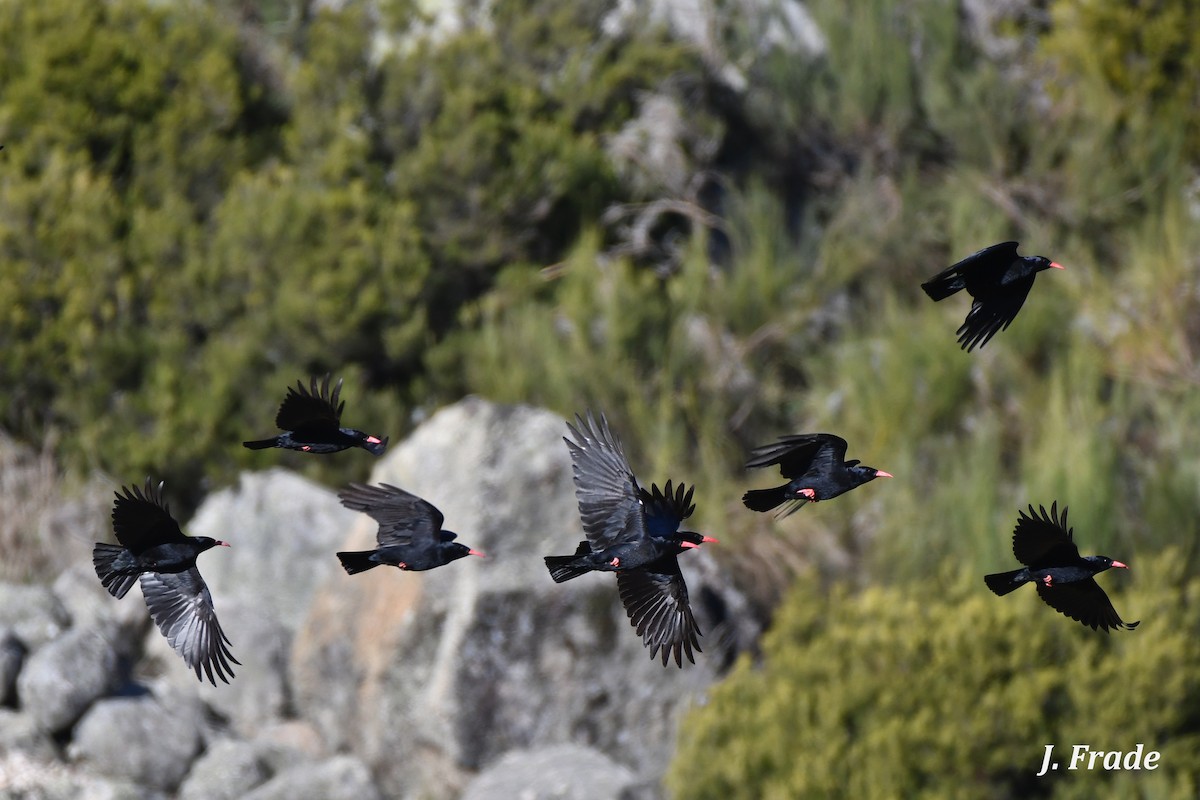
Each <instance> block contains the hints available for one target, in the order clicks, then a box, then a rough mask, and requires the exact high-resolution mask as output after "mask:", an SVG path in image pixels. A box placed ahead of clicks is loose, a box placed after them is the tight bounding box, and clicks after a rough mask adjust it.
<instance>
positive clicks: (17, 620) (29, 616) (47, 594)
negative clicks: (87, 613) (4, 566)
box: [0, 581, 71, 650]
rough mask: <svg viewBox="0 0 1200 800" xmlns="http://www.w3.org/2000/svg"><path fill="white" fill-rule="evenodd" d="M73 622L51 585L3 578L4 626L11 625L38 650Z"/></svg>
mask: <svg viewBox="0 0 1200 800" xmlns="http://www.w3.org/2000/svg"><path fill="white" fill-rule="evenodd" d="M70 624H71V618H70V617H69V616H68V615H67V611H66V609H64V608H63V606H62V603H60V602H59V601H58V598H57V597H55V596H54V592H52V591H50V588H49V587H47V586H37V585H25V584H20V583H6V582H3V581H0V628H9V629H10V630H11V631H12V632H13V634H14V635H15V636H16V637H17V638H18V639H20V640H21V642H22V643H24V644H25V646H26V647H28V648H29V649H30V650H36V649H37V648H39V647H41V646H42V645H44V644H46V642H49V641H50V640H51V639H54V638H55V637H57V636H58V635H59V634H61V633H62V632H63V631H64V630H66V629H67V627H68V626H69V625H70Z"/></svg>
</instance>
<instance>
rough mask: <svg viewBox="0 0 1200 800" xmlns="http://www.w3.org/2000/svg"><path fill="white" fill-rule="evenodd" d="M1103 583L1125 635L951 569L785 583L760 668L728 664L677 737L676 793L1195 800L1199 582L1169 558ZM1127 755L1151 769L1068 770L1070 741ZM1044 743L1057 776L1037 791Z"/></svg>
mask: <svg viewBox="0 0 1200 800" xmlns="http://www.w3.org/2000/svg"><path fill="white" fill-rule="evenodd" d="M1138 576H1141V578H1140V580H1139V579H1138ZM1100 582H1101V583H1102V584H1104V586H1105V588H1106V590H1107V591H1108V592H1109V593H1110V595H1111V597H1112V599H1113V603H1114V605H1115V606H1116V607H1117V608H1118V610H1119V611H1120V612H1121V613H1122V614H1123V615H1124V616H1125V617H1126V618H1127V619H1137V618H1139V617H1140V618H1141V619H1142V620H1143V622H1142V624H1141V626H1140V627H1139V628H1138V629H1137V630H1136V631H1131V632H1121V633H1113V634H1111V635H1108V636H1106V635H1104V634H1102V633H1101V634H1097V633H1096V632H1094V631H1092V630H1090V629H1087V628H1084V627H1083V626H1081V625H1079V624H1077V623H1075V622H1074V621H1072V620H1069V619H1067V618H1066V617H1063V616H1061V615H1059V614H1058V613H1057V612H1055V611H1053V610H1052V609H1050V608H1048V607H1046V606H1045V605H1044V604H1043V603H1042V602H1041V600H1040V599H1039V598H1037V597H1035V592H1034V591H1033V590H1029V591H1028V592H1025V591H1018V592H1016V593H1014V594H1013V595H1010V596H1008V597H1004V598H1000V597H995V596H993V595H991V594H990V593H989V592H987V591H986V590H985V589H984V588H983V584H982V581H981V580H980V579H979V577H978V576H969V575H965V574H964V573H963V572H962V571H960V570H954V569H942V570H931V571H930V572H929V574H928V576H927V577H926V579H925V581H923V582H921V583H913V584H909V585H907V586H903V587H892V588H878V587H877V588H871V589H868V590H865V591H863V592H860V593H857V594H850V593H849V592H847V591H845V590H839V591H834V592H832V593H825V592H822V591H821V590H820V589H818V588H817V586H816V584H815V583H814V582H813V581H811V580H801V581H799V582H798V583H797V585H796V587H795V589H794V590H793V591H792V593H791V594H790V595H789V597H788V599H787V601H786V602H785V603H784V604H783V606H782V607H781V608H780V609H779V613H778V615H777V617H776V619H775V623H774V627H773V628H772V629H771V631H770V632H769V633H768V634H767V635H766V636H765V638H764V641H763V653H762V659H761V664H758V665H756V664H754V663H753V661H752V660H751V659H750V658H749V657H747V656H743V658H742V660H741V661H740V662H739V663H738V665H737V666H736V667H735V668H734V670H733V672H732V673H731V674H730V676H729V677H728V678H727V679H726V680H725V681H724V682H723V683H722V684H721V685H720V686H719V687H717V688H716V689H715V690H714V691H713V692H712V693H711V694H710V696H709V698H708V702H707V703H706V704H705V705H704V706H702V707H698V708H696V709H693V710H692V711H691V712H690V715H689V717H688V718H687V719H686V720H685V721H684V723H683V724H682V726H681V734H680V736H681V739H680V744H679V753H678V756H677V757H676V759H675V760H674V762H673V764H672V768H671V772H670V774H669V776H668V785H669V786H670V788H671V790H672V793H673V796H674V797H675V798H677V800H703V799H704V798H714V799H716V798H720V799H721V800H725V799H726V798H730V799H733V798H755V800H758V798H764V799H767V800H770V799H772V798H781V799H782V798H793V797H822V798H836V797H853V798H893V797H922V798H996V800H999V799H1000V798H1023V797H1054V798H1087V797H1147V798H1149V797H1154V798H1185V797H1195V796H1196V792H1197V789H1198V788H1200V783H1198V782H1200V772H1198V770H1197V765H1200V719H1198V718H1197V716H1196V714H1195V709H1196V708H1197V707H1198V705H1200V677H1198V676H1197V674H1196V672H1195V670H1194V669H1192V666H1191V665H1193V664H1194V663H1195V661H1196V659H1197V658H1198V657H1200V642H1198V641H1197V639H1196V637H1195V636H1194V635H1193V634H1194V631H1195V630H1196V628H1197V626H1200V604H1198V601H1200V580H1198V579H1197V578H1195V577H1194V576H1193V575H1190V574H1189V573H1188V572H1187V571H1186V570H1185V569H1184V568H1183V567H1182V562H1181V561H1180V559H1179V558H1178V553H1174V552H1168V553H1164V554H1163V555H1161V556H1159V557H1156V558H1149V559H1145V560H1143V561H1141V562H1140V563H1138V564H1135V565H1134V569H1133V570H1132V571H1131V572H1130V573H1124V572H1121V574H1113V573H1108V574H1106V575H1104V576H1102V577H1101V578H1100ZM1138 743H1141V744H1143V745H1145V747H1144V750H1143V753H1145V752H1149V751H1151V750H1158V751H1160V752H1161V758H1160V760H1159V762H1158V763H1159V766H1158V768H1157V769H1156V770H1154V771H1149V772H1148V771H1146V770H1141V771H1113V772H1107V771H1105V770H1102V769H1099V768H1097V769H1096V770H1094V771H1086V770H1084V769H1082V768H1080V769H1077V770H1075V771H1069V770H1068V769H1067V767H1068V766H1069V764H1070V755H1071V746H1072V745H1073V744H1087V745H1090V746H1091V747H1092V748H1093V749H1096V750H1105V751H1109V750H1122V751H1129V750H1133V749H1134V747H1135V745H1137V744H1138ZM1047 744H1054V745H1055V746H1056V747H1055V752H1054V758H1055V759H1056V760H1058V761H1060V762H1062V766H1061V767H1060V768H1059V770H1058V771H1056V772H1051V773H1049V774H1048V775H1047V776H1045V777H1043V778H1037V777H1035V775H1036V773H1037V772H1038V771H1039V770H1040V769H1041V766H1042V762H1043V760H1044V758H1045V746H1046V745H1047ZM1098 765H1099V762H1097V767H1098Z"/></svg>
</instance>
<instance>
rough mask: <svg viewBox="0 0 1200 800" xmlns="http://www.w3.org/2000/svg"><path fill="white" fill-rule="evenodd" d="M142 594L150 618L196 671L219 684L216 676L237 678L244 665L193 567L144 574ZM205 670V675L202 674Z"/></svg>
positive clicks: (206, 589) (198, 574)
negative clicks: (235, 671) (239, 667)
mask: <svg viewBox="0 0 1200 800" xmlns="http://www.w3.org/2000/svg"><path fill="white" fill-rule="evenodd" d="M141 583H142V594H143V595H144V596H145V598H146V605H147V606H149V608H150V616H151V617H152V618H153V619H154V624H156V625H157V626H158V629H159V631H161V632H162V635H163V636H165V637H166V638H167V642H168V643H169V644H170V645H171V647H172V648H174V650H175V652H176V653H178V654H179V655H180V656H181V657H182V658H183V662H184V663H185V664H187V665H188V666H189V667H191V668H192V669H194V670H195V671H196V677H197V678H200V679H201V680H203V679H204V676H207V677H208V680H209V681H210V682H211V683H212V684H213V686H216V685H217V682H216V680H215V679H214V678H213V675H214V673H215V674H216V676H217V677H218V678H220V679H221V680H222V681H224V682H225V683H229V679H230V678H232V677H233V668H232V667H231V666H230V662H231V661H232V662H233V663H234V664H241V662H240V661H238V660H237V659H236V658H234V657H233V654H232V653H231V652H229V647H228V645H229V639H227V638H226V636H225V632H224V631H222V630H221V624H220V623H219V622H217V615H216V612H215V611H214V610H213V602H212V595H210V594H209V593H208V586H206V585H205V583H204V579H203V578H201V577H200V572H199V571H198V570H197V569H196V568H195V567H192V568H191V569H189V570H187V571H186V572H144V573H142V577H141ZM201 670H204V675H203V676H202V675H201V674H200V671H201Z"/></svg>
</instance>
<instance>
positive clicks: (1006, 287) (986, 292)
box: [921, 242, 1065, 353]
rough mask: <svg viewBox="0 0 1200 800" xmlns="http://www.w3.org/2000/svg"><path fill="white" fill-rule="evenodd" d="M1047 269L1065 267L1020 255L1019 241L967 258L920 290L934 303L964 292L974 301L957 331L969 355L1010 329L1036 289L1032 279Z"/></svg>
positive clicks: (924, 284)
mask: <svg viewBox="0 0 1200 800" xmlns="http://www.w3.org/2000/svg"><path fill="white" fill-rule="evenodd" d="M1046 269H1065V267H1063V265H1062V264H1057V263H1055V262H1053V261H1051V260H1050V259H1048V258H1043V257H1042V256H1018V255H1017V243H1016V242H1002V243H1000V244H994V245H992V246H991V247H986V248H984V249H983V250H980V251H979V252H978V253H975V254H974V255H969V256H967V257H966V258H964V259H963V260H962V261H959V262H958V263H957V264H954V265H953V266H951V267H948V268H947V269H945V270H944V271H942V272H939V273H938V274H937V275H935V276H933V277H932V278H930V279H929V280H928V281H926V282H925V283H923V284H921V288H922V289H924V290H925V294H927V295H929V296H930V297H931V298H933V299H934V300H935V301H937V300H944V299H946V298H947V297H949V296H950V295H952V294H954V293H955V292H957V291H959V290H961V289H966V290H967V293H968V294H970V295H971V297H972V298H974V299H973V300H972V302H971V310H970V311H968V312H967V318H966V320H965V321H964V322H963V324H962V325H961V326H960V327H959V329H958V331H957V333H958V343H959V344H960V345H961V346H962V348H963V349H964V350H966V351H967V352H968V353H969V352H971V350H973V349H974V348H975V347H976V346H979V347H983V346H984V345H985V344H987V343H988V340H989V339H991V338H992V337H993V336H995V335H996V334H997V333H998V332H999V331H1002V330H1005V329H1006V328H1008V326H1009V325H1010V324H1011V323H1012V321H1013V320H1014V319H1016V316H1017V312H1018V311H1020V310H1021V306H1022V305H1024V303H1025V298H1026V297H1027V296H1028V295H1029V290H1030V289H1032V288H1033V279H1034V278H1035V277H1036V276H1037V274H1038V273H1039V272H1041V271H1042V270H1046Z"/></svg>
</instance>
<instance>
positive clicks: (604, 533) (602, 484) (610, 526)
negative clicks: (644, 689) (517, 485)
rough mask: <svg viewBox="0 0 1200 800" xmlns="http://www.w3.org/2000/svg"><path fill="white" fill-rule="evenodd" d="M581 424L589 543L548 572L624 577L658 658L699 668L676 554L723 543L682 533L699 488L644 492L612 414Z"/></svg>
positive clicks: (557, 577)
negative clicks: (611, 425)
mask: <svg viewBox="0 0 1200 800" xmlns="http://www.w3.org/2000/svg"><path fill="white" fill-rule="evenodd" d="M575 419H576V425H577V426H578V427H576V426H572V425H571V424H570V423H568V424H567V428H568V430H569V431H570V432H571V434H572V436H573V439H571V438H567V439H565V441H566V443H567V447H568V449H569V450H570V452H571V460H572V464H573V468H574V472H575V495H576V499H577V500H578V501H579V515H580V518H581V519H582V521H583V529H584V533H585V534H586V535H587V539H586V540H585V541H583V542H580V543H579V545H578V547H577V548H576V550H575V553H574V554H572V555H570V556H547V557H546V559H545V560H546V567H547V569H548V570H549V571H550V575H551V577H552V578H553V579H554V581H555V582H557V583H562V582H563V581H568V580H571V579H572V578H577V577H579V576H580V575H583V574H584V573H587V572H593V571H601V572H615V573H617V587H618V591H619V593H620V596H621V601H622V603H623V604H624V606H625V611H626V614H627V615H628V616H629V621H630V624H631V625H633V626H634V627H635V628H636V629H637V632H638V634H639V635H640V636H641V637H642V641H643V643H644V644H645V645H646V646H647V647H649V648H650V657H651V658H654V657H655V656H656V655H657V654H658V653H659V652H660V651H661V654H662V662H663V665H664V666H665V665H666V663H667V661H668V659H669V657H670V655H671V654H674V656H675V663H676V664H677V665H679V666H682V665H683V656H684V655H686V656H687V658H688V660H689V661H692V662H693V663H694V662H695V658H694V656H693V650H695V651H699V650H700V646H699V640H698V637H699V636H700V630H699V628H698V626H697V625H696V621H695V619H694V618H693V616H692V610H691V607H690V606H689V605H688V595H687V585H686V584H685V583H684V580H683V574H682V573H681V572H680V571H679V564H678V562H677V560H676V557H677V556H678V555H679V554H680V553H682V552H683V551H684V550H686V549H689V548H693V547H698V546H699V545H700V544H701V543H703V542H711V541H716V540H715V539H713V538H711V537H708V536H703V535H702V534H698V533H695V532H692V531H680V530H679V526H680V524H681V523H682V522H683V520H684V519H686V518H687V517H688V516H690V515H691V513H692V511H693V510H694V508H695V506H693V505H692V503H691V498H692V490H690V489H687V488H686V487H684V486H683V485H682V484H680V485H679V487H678V488H677V489H673V488H672V484H671V483H670V482H668V483H667V485H666V491H665V492H661V491H659V489H658V487H657V486H653V485H652V486H651V491H649V492H647V491H646V490H645V489H642V488H641V487H640V486H638V483H637V478H635V477H634V475H633V471H632V469H631V468H630V467H629V462H628V461H627V460H626V459H625V454H624V452H623V451H622V450H621V443H620V441H619V440H618V439H617V438H616V437H615V436H614V435H613V433H612V431H611V430H609V427H608V421H607V420H606V419H605V418H604V416H603V415H601V416H600V420H599V422H597V421H596V419H595V418H594V417H593V416H592V414H591V413H590V412H589V413H588V417H587V421H586V422H585V421H584V420H583V419H582V418H581V417H579V416H576V418H575Z"/></svg>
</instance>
